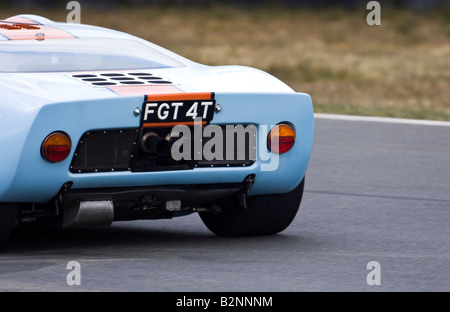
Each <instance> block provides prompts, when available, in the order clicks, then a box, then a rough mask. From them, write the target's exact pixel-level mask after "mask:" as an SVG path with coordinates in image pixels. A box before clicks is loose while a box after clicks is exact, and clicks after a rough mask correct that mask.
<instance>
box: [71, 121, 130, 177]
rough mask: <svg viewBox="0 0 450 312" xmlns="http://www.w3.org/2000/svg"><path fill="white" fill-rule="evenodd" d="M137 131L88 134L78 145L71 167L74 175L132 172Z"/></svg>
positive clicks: (126, 130) (90, 132)
mask: <svg viewBox="0 0 450 312" xmlns="http://www.w3.org/2000/svg"><path fill="white" fill-rule="evenodd" d="M138 134H139V131H138V130H137V129H122V130H102V131H89V132H86V133H85V134H84V135H83V136H82V137H81V139H80V142H79V143H78V146H77V150H76V151H75V155H74V157H73V160H72V165H71V166H70V171H71V172H74V173H82V172H106V171H125V170H130V158H132V157H133V156H132V155H133V152H134V149H135V146H136V144H137V143H136V142H137V141H136V140H137V137H138Z"/></svg>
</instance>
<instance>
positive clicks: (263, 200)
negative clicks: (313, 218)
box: [199, 178, 305, 236]
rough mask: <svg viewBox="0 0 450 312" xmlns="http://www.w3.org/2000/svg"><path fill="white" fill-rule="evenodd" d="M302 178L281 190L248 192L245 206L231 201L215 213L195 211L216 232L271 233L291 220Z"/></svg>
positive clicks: (301, 193)
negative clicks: (251, 193)
mask: <svg viewBox="0 0 450 312" xmlns="http://www.w3.org/2000/svg"><path fill="white" fill-rule="evenodd" d="M304 186H305V179H304V178H303V180H302V181H301V182H300V184H299V185H298V186H297V187H296V188H295V189H294V190H293V191H291V192H289V193H285V194H273V195H260V196H250V197H249V198H247V209H244V207H242V206H241V205H239V204H237V203H236V204H234V205H233V206H232V208H230V209H224V210H223V211H222V212H221V213H219V214H214V213H212V212H208V213H205V212H204V213H199V214H200V217H201V219H202V221H203V223H204V224H205V225H206V227H207V228H208V229H209V230H210V231H211V232H213V233H214V234H216V235H218V236H254V235H273V234H276V233H279V232H281V231H283V230H284V229H286V228H287V227H288V226H289V224H291V222H292V220H294V218H295V216H296V214H297V211H298V209H299V207H300V203H301V200H302V196H303V189H304Z"/></svg>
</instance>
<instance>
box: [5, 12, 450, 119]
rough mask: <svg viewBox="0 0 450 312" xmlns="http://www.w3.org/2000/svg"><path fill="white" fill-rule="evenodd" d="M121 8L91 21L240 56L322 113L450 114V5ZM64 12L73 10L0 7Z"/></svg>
mask: <svg viewBox="0 0 450 312" xmlns="http://www.w3.org/2000/svg"><path fill="white" fill-rule="evenodd" d="M367 12H368V11H366V10H365V9H364V8H361V9H359V10H352V11H345V10H341V9H333V8H331V9H326V10H306V9H291V10H288V9H282V8H277V7H271V8H258V9H239V8H230V7H222V6H211V7H208V8H198V7H197V8H178V9H177V8H175V9H174V8H167V7H158V6H142V7H120V8H119V9H116V10H84V9H83V10H82V15H81V21H82V23H85V24H92V25H98V26H104V27H108V28H113V29H116V30H121V31H124V32H127V33H131V34H134V35H136V36H139V37H142V38H144V39H147V40H149V41H152V42H154V43H156V44H159V45H161V46H163V47H165V48H168V49H169V50H172V51H174V52H177V53H179V54H181V55H183V56H185V57H187V58H190V59H192V60H194V61H197V62H200V63H203V64H208V65H226V64H239V65H247V66H252V67H257V68H260V69H262V70H264V71H268V72H269V73H271V74H273V75H275V76H277V77H278V78H280V79H281V80H283V81H284V82H286V83H287V84H289V85H290V86H291V87H292V88H293V89H294V90H296V91H297V92H306V93H309V94H310V95H311V96H312V98H313V101H314V106H315V111H316V112H326V113H343V114H357V115H372V116H390V117H401V118H418V119H436V120H448V121H450V100H449V98H450V91H449V90H450V88H449V87H450V23H449V21H450V12H449V10H448V9H447V10H439V11H427V12H422V13H418V12H412V11H406V10H398V9H397V10H395V9H382V12H381V14H382V15H381V26H368V25H367V23H366V15H367ZM19 13H33V14H39V15H43V16H46V17H48V18H50V19H53V20H57V21H65V19H66V15H67V13H68V11H64V10H45V11H44V10H35V11H32V12H30V11H27V12H24V11H23V10H22V11H20V10H19V11H18V10H17V9H15V10H7V9H2V11H1V16H0V18H6V17H8V16H11V15H14V14H19Z"/></svg>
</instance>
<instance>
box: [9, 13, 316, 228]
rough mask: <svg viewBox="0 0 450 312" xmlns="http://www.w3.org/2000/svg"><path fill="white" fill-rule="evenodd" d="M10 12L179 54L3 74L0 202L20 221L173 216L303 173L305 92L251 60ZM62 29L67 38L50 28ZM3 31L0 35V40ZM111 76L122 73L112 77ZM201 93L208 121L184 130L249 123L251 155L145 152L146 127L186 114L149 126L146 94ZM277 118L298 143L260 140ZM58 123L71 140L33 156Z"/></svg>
mask: <svg viewBox="0 0 450 312" xmlns="http://www.w3.org/2000/svg"><path fill="white" fill-rule="evenodd" d="M19 20H21V21H22V22H23V21H26V20H28V21H30V20H31V21H33V25H36V24H37V27H40V28H44V27H51V28H52V29H57V30H58V32H57V31H54V33H53V35H55V34H56V35H55V36H56V37H55V38H53V39H52V38H50V37H46V38H45V39H43V40H55V42H57V41H56V40H63V41H61V43H62V44H66V41H67V40H74V41H75V40H78V39H77V38H79V37H88V38H96V37H102V38H103V37H108V38H115V37H117V38H128V39H129V38H132V39H133V40H137V41H139V42H141V43H143V44H146V45H150V46H151V47H152V48H154V49H157V50H158V51H159V52H160V53H165V54H167V55H169V56H170V57H171V58H173V59H174V60H175V61H177V62H178V63H179V64H182V66H175V67H171V68H152V69H148V68H141V69H128V70H127V69H119V70H118V69H113V70H99V71H92V70H91V71H89V70H87V71H70V72H67V71H58V72H54V71H49V72H43V71H42V72H0V94H2V97H1V99H0V175H1V179H0V202H1V203H20V205H21V207H22V208H21V210H22V211H23V213H22V219H23V220H25V219H26V217H27V216H28V217H29V216H30V215H31V217H32V219H36V217H37V216H38V214H39V212H41V213H42V214H43V215H44V216H48V215H55V216H57V215H64V218H65V221H64V222H65V224H66V225H67V226H69V225H70V224H76V223H77V222H80V223H83V222H81V221H80V220H82V219H83V218H84V219H85V221H86V220H90V221H86V222H84V223H86V224H89V223H91V224H98V223H101V224H109V223H110V222H111V221H113V220H129V219H139V218H159V217H161V218H163V217H172V216H177V215H184V214H186V213H190V212H193V211H198V210H201V209H206V208H205V207H206V206H205V205H208V207H207V209H214V207H211V204H212V203H214V202H215V200H216V199H219V198H224V197H226V196H228V195H230V194H239V196H241V197H242V198H243V200H242V201H243V203H242V204H243V205H245V198H246V196H257V195H265V194H283V193H288V192H290V191H292V190H293V189H294V188H295V187H296V186H297V185H299V183H300V182H301V181H302V179H303V178H304V176H305V173H306V169H307V165H308V161H309V157H310V153H311V148H312V141H313V128H314V125H313V107H312V101H311V98H310V96H309V95H307V94H305V93H297V92H294V91H293V90H292V89H290V88H289V87H288V86H286V85H285V84H284V83H283V82H281V81H280V80H278V79H277V78H275V77H273V76H271V75H269V74H267V73H264V72H262V71H260V70H257V69H253V68H248V67H243V66H218V67H210V66H205V65H201V64H197V63H195V62H192V61H189V60H186V59H184V58H182V57H180V56H178V55H176V54H174V53H172V52H169V51H167V50H165V49H163V48H160V47H157V46H155V45H153V44H151V43H147V42H146V41H143V40H142V39H139V38H135V37H132V36H130V35H127V34H123V33H120V32H116V31H112V30H105V29H101V28H98V27H93V26H86V25H79V26H77V25H70V24H65V23H54V22H51V21H48V20H46V19H43V18H41V17H36V16H32V15H25V16H18V17H14V18H12V19H11V23H13V21H19ZM45 23H47V24H46V25H47V26H44V24H45ZM0 24H1V23H0ZM4 24H6V22H4ZM32 31H33V36H35V35H36V34H35V30H34V29H33V30H32ZM41 31H42V32H43V33H45V32H48V33H49V34H52V32H51V31H50V30H45V29H41ZM61 33H70V34H71V35H73V36H74V38H73V39H68V38H65V37H63V38H59V37H58V34H61ZM44 35H45V34H44ZM8 40H11V39H10V38H7V39H5V38H3V42H8ZM16 40H17V39H16ZM23 40H37V39H36V38H33V39H23ZM40 40H42V38H41V39H40ZM1 42H2V41H0V43H1ZM75 52H76V51H75ZM117 77H119V78H120V77H122V80H120V79H117V80H113V79H114V78H117ZM125 78H126V79H125ZM205 94H209V95H210V97H211V101H213V103H214V105H213V106H211V112H212V113H210V114H211V117H210V119H211V120H208V121H207V123H203V124H195V123H191V124H190V125H189V126H190V129H192V130H196V131H200V135H202V132H203V131H204V130H205V126H217V127H220V129H222V130H223V131H224V133H226V130H227V129H233V127H234V128H235V127H237V126H242V127H247V126H248V125H251V126H252V127H253V128H252V129H253V130H252V131H254V132H251V133H252V135H254V136H255V138H254V141H252V142H253V143H252V144H250V143H246V145H245V147H246V148H250V149H251V148H254V152H253V154H252V155H253V157H250V159H249V157H248V155H247V157H244V159H228V161H227V160H226V159H225V160H224V159H220V160H218V161H214V160H208V159H205V157H202V156H201V157H199V158H196V159H193V160H192V161H190V162H168V163H167V162H165V158H164V159H160V158H158V157H156V156H155V157H153V156H152V157H153V158H152V157H149V156H148V155H146V154H145V153H144V152H143V149H144V148H143V146H142V145H143V144H144V141H145V140H144V141H143V137H148V136H149V135H156V136H158V137H161V138H163V139H164V138H166V137H167V136H168V135H169V134H170V133H171V131H172V129H173V128H174V127H175V126H176V125H177V124H183V122H181V123H172V124H171V123H166V124H162V123H161V124H158V123H156V124H152V125H150V123H148V124H147V126H146V125H145V124H144V123H143V118H144V117H143V115H145V114H146V110H147V115H148V114H149V113H148V112H149V108H148V107H146V104H148V103H156V102H157V101H159V100H161V99H162V100H163V101H164V100H165V101H168V103H171V102H170V101H172V100H173V101H172V102H174V101H178V102H179V101H188V100H189V101H193V100H196V99H198V100H201V97H202V96H203V95H205ZM186 99H188V100H186ZM178 102H176V103H178ZM211 103H212V102H211ZM155 105H156V104H155ZM180 105H181V104H180ZM207 105H209V104H207ZM169 106H170V105H166V107H167V108H168V107H169ZM162 111H163V110H161V112H162ZM164 112H165V111H164ZM205 116H206V113H205ZM282 123H286V124H289V125H290V126H291V127H292V128H293V129H295V133H296V137H295V144H294V145H293V147H292V149H291V150H290V151H289V152H287V153H284V154H276V153H273V152H271V151H270V150H269V148H268V145H267V137H268V134H269V132H270V130H271V129H272V128H273V127H274V126H275V125H278V124H282ZM184 124H185V125H186V122H184ZM197 126H198V128H196V127H197ZM227 126H228V128H227ZM230 126H231V128H230ZM216 129H218V128H216ZM55 132H59V133H64V134H66V135H67V136H68V137H69V138H70V141H71V148H70V153H69V155H68V157H66V158H65V159H64V160H63V161H61V162H57V163H53V162H49V161H48V160H45V159H44V158H43V156H42V146H43V141H44V140H45V138H46V137H47V136H48V135H49V134H52V133H55ZM232 136H234V134H232ZM225 140H227V139H225V138H224V141H225ZM87 142H89V144H88V145H87V144H86V143H87ZM246 142H247V141H246ZM83 144H85V145H83ZM203 147H204V145H201V146H200V149H199V152H200V153H202V152H203V150H202V148H203ZM144 150H145V149H144ZM251 153H252V152H251ZM139 155H141V156H139ZM139 157H141V158H140V159H139ZM50 204H51V205H50ZM50 206H51V209H49V207H50ZM155 207H156V208H158V207H163V209H154V208H155ZM186 207H190V210H184V208H186ZM96 214H97V215H96ZM77 218H78V219H77ZM77 220H78V221H77Z"/></svg>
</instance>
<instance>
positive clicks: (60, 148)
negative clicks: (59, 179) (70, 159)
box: [41, 132, 72, 163]
mask: <svg viewBox="0 0 450 312" xmlns="http://www.w3.org/2000/svg"><path fill="white" fill-rule="evenodd" d="M71 148H72V143H71V141H70V137H69V136H68V135H67V134H66V133H64V132H53V133H51V134H49V135H48V136H47V137H46V138H45V140H44V142H43V143H42V147H41V154H42V157H43V158H44V159H45V160H47V161H49V162H52V163H56V162H60V161H63V160H64V159H66V158H67V156H69V154H70V149H71Z"/></svg>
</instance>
